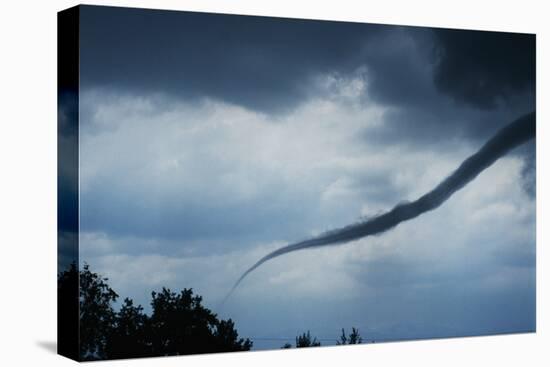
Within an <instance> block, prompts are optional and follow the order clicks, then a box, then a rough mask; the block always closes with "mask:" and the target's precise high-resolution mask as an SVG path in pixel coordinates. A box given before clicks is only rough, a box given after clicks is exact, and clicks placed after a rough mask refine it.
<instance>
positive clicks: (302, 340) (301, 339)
mask: <svg viewBox="0 0 550 367" xmlns="http://www.w3.org/2000/svg"><path fill="white" fill-rule="evenodd" d="M320 346H321V342H319V341H318V340H317V338H315V337H314V338H313V339H312V338H311V334H310V333H309V330H308V331H307V333H303V334H302V335H298V336H297V337H296V348H307V347H320Z"/></svg>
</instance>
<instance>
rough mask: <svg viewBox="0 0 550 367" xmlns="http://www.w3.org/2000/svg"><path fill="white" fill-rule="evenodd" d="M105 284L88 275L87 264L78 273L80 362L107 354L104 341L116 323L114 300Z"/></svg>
mask: <svg viewBox="0 0 550 367" xmlns="http://www.w3.org/2000/svg"><path fill="white" fill-rule="evenodd" d="M108 280H109V279H107V278H102V277H100V276H99V275H98V274H96V273H92V272H91V271H90V268H89V266H88V264H84V268H83V270H81V271H80V276H79V281H80V356H81V358H82V359H84V360H91V359H97V358H98V357H101V356H104V355H106V352H107V351H106V348H107V338H108V337H109V335H110V334H111V332H112V329H113V326H114V324H115V319H116V314H115V311H114V310H113V307H112V303H113V302H115V301H116V300H117V298H118V294H116V292H115V291H114V290H112V289H111V287H109V285H108V284H107V281H108Z"/></svg>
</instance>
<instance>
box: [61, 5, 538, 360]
mask: <svg viewBox="0 0 550 367" xmlns="http://www.w3.org/2000/svg"><path fill="white" fill-rule="evenodd" d="M58 50H59V51H58V56H59V63H58V68H59V69H58V71H59V72H58V75H59V76H58V86H59V89H58V106H59V111H58V112H59V114H58V116H59V126H58V132H59V135H58V152H59V153H58V154H59V155H58V156H59V164H58V167H59V168H58V169H59V172H58V174H59V180H58V204H59V205H58V251H59V252H58V275H57V277H58V301H59V302H58V350H59V353H60V354H62V355H65V356H67V357H70V358H73V359H76V360H103V359H116V358H134V357H150V356H171V355H184V354H196V353H215V352H233V351H249V350H266V349H281V348H301V347H314V346H330V345H344V344H359V343H362V344H369V343H379V342H389V341H399V340H413V339H429V338H447V337H463V336H475V335H493V334H504V333H524V332H534V331H535V324H536V322H535V321H536V320H535V314H536V313H535V288H536V287H535V248H536V247H535V219H536V218H535V204H536V202H535V191H536V190H535V35H533V34H518V33H505V32H488V31H474V30H456V29H443V28H425V27H410V26H398V25H383V24H362V23H352V22H335V21H325V20H304V19H285V18H271V17H257V16H240V15H226V14H208V13H195V12H185V11H166V10H147V9H132V8H116V7H98V6H78V7H74V8H71V9H68V10H65V11H62V12H60V13H59V15H58Z"/></svg>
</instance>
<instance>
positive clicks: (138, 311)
mask: <svg viewBox="0 0 550 367" xmlns="http://www.w3.org/2000/svg"><path fill="white" fill-rule="evenodd" d="M79 281H80V297H79V306H80V315H79V317H80V344H79V351H80V352H79V353H80V356H79V357H80V359H81V360H98V359H118V358H136V357H149V356H168V355H182V354H194V353H216V352H231V351H245V350H250V349H251V348H252V341H250V339H248V338H247V339H243V338H239V335H238V333H237V330H236V329H235V324H234V323H233V321H232V320H231V319H228V320H220V319H218V317H217V315H216V314H215V313H213V312H212V311H210V310H209V309H208V308H206V307H204V306H203V305H202V304H201V303H202V297H200V296H198V295H194V294H193V290H192V289H184V290H182V291H181V292H180V293H175V292H172V291H170V290H169V289H166V288H163V289H162V290H161V291H160V292H159V293H156V292H153V293H152V301H151V306H152V314H151V316H148V315H147V314H145V313H144V312H143V307H142V306H141V305H137V306H136V305H134V303H133V301H132V300H131V299H129V298H126V299H124V301H123V302H122V305H121V306H120V309H119V310H118V311H115V310H114V308H113V304H114V303H115V302H116V300H117V299H118V294H117V293H116V292H115V291H114V290H113V289H111V287H110V286H109V285H108V284H107V281H108V279H107V278H103V277H101V276H100V275H98V274H96V273H93V272H91V271H90V268H89V266H88V265H84V266H83V269H82V270H80V271H77V268H76V265H74V264H73V265H72V266H71V267H70V268H69V269H68V270H67V271H65V272H62V273H61V274H60V275H59V277H58V291H59V293H58V294H59V296H58V297H59V300H60V302H61V303H60V307H61V308H60V310H62V307H63V301H64V300H69V299H70V297H71V296H73V295H72V293H71V292H72V291H73V290H75V289H78V288H77V285H78V282H79ZM60 312H61V311H60ZM61 335H64V336H65V337H70V336H71V335H74V333H73V334H71V333H70V330H69V331H63V330H60V336H61ZM75 343H78V341H75Z"/></svg>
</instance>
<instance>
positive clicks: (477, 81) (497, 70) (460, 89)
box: [434, 29, 535, 109]
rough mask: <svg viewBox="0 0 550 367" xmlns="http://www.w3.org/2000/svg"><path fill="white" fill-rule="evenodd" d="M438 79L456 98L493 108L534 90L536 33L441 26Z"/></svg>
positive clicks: (446, 90) (443, 89)
mask: <svg viewBox="0 0 550 367" xmlns="http://www.w3.org/2000/svg"><path fill="white" fill-rule="evenodd" d="M434 34H435V36H436V37H435V38H436V40H437V42H436V44H435V54H436V60H437V61H436V68H435V82H436V84H437V86H438V87H439V89H440V90H442V91H443V92H445V93H449V94H450V95H451V96H453V97H454V98H455V99H456V100H458V101H461V102H466V103H469V104H472V105H474V106H476V107H479V108H485V109H487V108H493V107H495V105H496V104H497V103H498V102H500V101H501V100H503V99H504V100H506V99H508V98H510V97H511V96H513V95H515V94H517V93H521V92H531V93H534V84H535V35H533V34H520V33H506V32H481V31H478V32H475V31H463V30H456V29H438V30H436V31H435V32H434Z"/></svg>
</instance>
